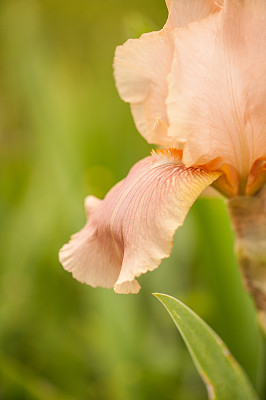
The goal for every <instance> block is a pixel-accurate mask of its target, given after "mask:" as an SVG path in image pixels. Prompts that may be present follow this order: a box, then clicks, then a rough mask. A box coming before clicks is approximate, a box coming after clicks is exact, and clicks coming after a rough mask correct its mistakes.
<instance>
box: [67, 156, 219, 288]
mask: <svg viewBox="0 0 266 400" xmlns="http://www.w3.org/2000/svg"><path fill="white" fill-rule="evenodd" d="M218 177H219V173H218V172H207V171H205V170H202V169H196V168H185V167H184V166H183V165H181V163H180V157H179V153H178V152H177V151H175V150H162V151H158V153H153V155H152V156H150V157H147V158H145V159H143V160H141V161H139V162H138V163H137V164H136V165H135V166H134V167H133V168H132V169H131V170H130V172H129V174H128V176H127V177H126V178H125V179H124V180H123V181H121V182H120V183H118V184H117V185H116V186H114V187H113V188H112V189H111V190H110V192H109V193H108V194H107V195H106V197H105V199H104V200H98V199H96V198H94V197H92V196H89V197H88V198H87V199H86V210H87V214H88V221H87V224H86V225H85V227H84V228H83V229H82V230H81V231H80V232H78V233H76V234H75V235H74V236H73V237H72V238H71V240H70V242H69V243H68V244H66V245H64V246H63V248H62V249H61V250H60V254H59V258H60V261H61V263H62V264H63V266H64V268H65V269H66V270H67V271H71V272H72V274H73V276H74V277H75V278H76V279H78V280H79V281H81V282H84V283H87V284H89V285H91V286H102V287H106V288H111V287H114V289H115V291H116V292H117V293H137V292H138V291H139V289H140V286H139V284H138V282H137V281H136V279H135V278H136V277H138V276H140V275H141V274H143V273H145V272H147V271H151V270H154V269H155V268H157V266H158V265H159V264H160V261H161V260H162V259H163V258H165V257H168V256H169V254H170V252H171V248H172V239H173V235H174V232H175V230H176V229H177V228H178V227H179V226H180V225H182V224H183V221H184V219H185V216H186V214H187V213H188V211H189V209H190V207H191V205H192V204H193V202H194V201H195V199H196V198H197V197H198V196H199V194H200V193H201V192H202V191H203V190H204V189H205V188H206V187H207V186H208V185H210V184H211V183H212V182H213V181H214V180H215V179H217V178H218Z"/></svg>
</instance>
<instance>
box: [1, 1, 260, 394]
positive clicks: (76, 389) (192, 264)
mask: <svg viewBox="0 0 266 400" xmlns="http://www.w3.org/2000/svg"><path fill="white" fill-rule="evenodd" d="M166 15H167V12H166V7H165V4H164V2H163V0H145V1H143V0H134V1H131V0H101V1H97V0H1V2H0V171H1V173H0V190H1V196H0V217H1V225H0V259H1V270H0V297H1V299H0V300H1V302H0V399H1V400H17V399H18V400H24V399H25V400H28V399H38V400H39V399H40V400H61V399H62V400H87V399H89V400H90V399H97V400H113V399H114V400H135V399H139V400H144V399H145V400H146V399H154V400H157V399H158V400H159V399H160V400H161V399H162V400H168V399H169V400H172V399H180V400H200V399H206V397H207V394H206V390H205V387H204V386H203V384H202V382H201V380H200V378H199V377H198V375H197V372H196V370H195V367H194V365H193V364H192V361H191V359H190V356H189V354H188V352H187V350H186V348H185V347H184V344H183V342H182V340H181V338H180V337H179V335H178V333H177V331H176V329H175V327H174V325H173V323H172V321H171V320H170V318H169V316H168V315H167V314H166V312H165V310H164V309H163V308H162V306H161V305H160V304H159V302H158V301H157V300H156V299H155V298H154V297H153V296H152V295H151V293H152V292H163V293H167V294H171V295H173V296H175V297H177V298H179V299H181V300H182V301H184V302H185V303H186V304H188V305H189V306H190V307H191V308H192V309H194V310H195V311H196V312H197V313H198V314H199V315H200V316H201V317H203V318H204V319H205V320H206V321H207V322H208V323H209V324H210V325H211V326H212V327H213V328H214V329H215V330H216V331H217V332H218V333H219V335H220V336H221V337H222V338H223V339H224V340H225V342H226V343H227V344H228V346H229V348H230V350H231V351H232V353H233V354H234V355H235V357H236V358H237V359H238V361H239V362H240V363H241V364H242V366H243V367H244V368H245V370H246V371H247V373H248V375H249V376H250V378H251V380H252V382H253V383H254V385H255V386H256V387H257V389H258V390H259V392H260V394H261V398H262V399H263V398H265V394H264V392H263V390H264V389H263V383H264V380H265V376H264V375H263V371H264V344H263V341H262V339H261V337H260V335H259V332H258V330H257V327H256V322H255V314H254V309H253V306H252V303H251V301H250V299H249V298H248V296H247V295H246V294H245V292H244V291H243V288H242V284H241V281H240V278H239V273H238V269H237V265H236V261H235V258H234V255H233V234H232V231H231V228H230V224H229V220H228V216H227V212H226V206H225V204H224V201H223V200H222V199H211V200H209V199H199V200H198V201H197V203H196V204H195V205H194V206H193V208H192V210H191V212H190V214H189V216H188V218H187V220H186V223H185V225H184V226H183V227H182V228H181V229H180V230H179V231H178V232H177V234H176V237H175V246H174V251H173V254H172V256H171V257H170V259H168V260H164V262H163V263H162V265H161V267H160V268H159V269H158V270H156V271H155V272H153V273H148V274H147V275H145V276H143V277H142V278H140V283H141V285H142V290H141V292H140V294H139V295H127V296H125V295H116V294H115V293H113V292H112V291H108V290H104V289H92V288H90V287H88V286H85V285H82V284H80V283H79V282H76V281H75V280H74V279H72V277H71V274H69V273H67V272H65V271H64V270H63V268H62V267H61V266H60V264H59V262H58V257H57V254H58V249H59V248H60V247H61V246H62V245H63V243H65V242H66V241H67V240H68V239H69V237H70V235H71V234H72V233H73V232H75V231H77V230H79V229H80V228H81V227H82V225H83V224H84V222H85V213H84V209H83V200H84V198H85V196H86V195H88V194H93V195H96V196H98V197H103V196H104V195H105V193H106V192H107V190H108V189H109V188H110V187H111V186H112V185H113V184H114V183H115V182H117V181H118V180H120V179H122V178H123V177H124V176H125V175H126V173H127V172H128V170H129V168H130V167H131V166H132V165H133V164H134V163H135V162H136V161H137V160H139V159H140V158H142V157H144V156H146V155H148V153H149V151H150V149H151V146H150V145H148V144H147V143H146V142H145V141H144V139H142V137H141V136H140V135H139V134H138V132H137V131H136V128H135V126H134V123H133V120H132V118H131V115H130V110H129V107H128V105H127V104H124V103H123V102H122V101H121V100H120V99H119V96H118V94H117V92H116V89H115V85H114V80H113V75H112V60H113V54H114V49H115V46H116V45H118V44H121V43H123V42H124V41H125V40H126V39H128V38H129V37H138V36H139V35H140V34H141V33H143V32H145V31H150V30H155V29H159V28H161V27H162V26H163V23H164V22H165V20H166ZM228 400H229V399H228Z"/></svg>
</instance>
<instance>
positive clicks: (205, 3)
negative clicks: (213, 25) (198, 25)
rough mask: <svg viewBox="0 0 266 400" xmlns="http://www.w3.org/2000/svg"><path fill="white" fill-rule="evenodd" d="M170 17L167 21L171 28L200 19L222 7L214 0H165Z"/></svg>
mask: <svg viewBox="0 0 266 400" xmlns="http://www.w3.org/2000/svg"><path fill="white" fill-rule="evenodd" d="M165 2H166V5H167V8H168V11H169V17H168V21H167V23H168V24H169V26H171V28H179V27H182V26H186V25H188V24H189V23H190V22H193V21H200V20H202V19H203V18H206V17H207V16H208V15H209V14H212V13H214V12H216V11H218V10H220V7H218V6H217V4H216V2H215V1H214V0H165Z"/></svg>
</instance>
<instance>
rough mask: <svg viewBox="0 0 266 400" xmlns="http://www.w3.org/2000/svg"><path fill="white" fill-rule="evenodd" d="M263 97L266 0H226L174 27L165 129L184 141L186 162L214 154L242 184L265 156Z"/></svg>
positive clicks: (265, 90) (200, 161) (195, 162)
mask: <svg viewBox="0 0 266 400" xmlns="http://www.w3.org/2000/svg"><path fill="white" fill-rule="evenodd" d="M265 98H266V3H265V1H263V0H253V1H251V0H246V1H240V0H239V1H237V0H228V1H225V2H224V8H223V10H222V11H221V12H220V13H217V14H214V15H211V16H209V17H208V18H206V19H205V20H203V21H201V22H200V23H193V24H190V25H189V27H187V28H184V29H179V30H176V33H175V55H174V62H173V65H172V68H171V72H170V74H169V96H168V99H167V104H168V116H169V123H170V129H169V131H168V134H169V135H170V136H172V137H173V139H174V140H178V141H180V142H183V143H186V146H185V148H184V159H183V160H184V163H185V164H186V165H201V164H207V163H210V162H213V160H215V159H216V160H217V163H216V165H215V167H216V168H217V167H219V166H222V165H224V164H227V165H231V166H233V167H234V168H235V169H236V171H237V173H238V175H239V177H240V180H242V181H243V182H244V181H245V182H246V179H247V177H248V174H249V172H250V170H251V168H252V165H253V163H254V162H255V161H256V160H257V159H261V158H264V157H265V153H266V131H265V126H266V117H265V115H266V102H265ZM219 164H220V165H219Z"/></svg>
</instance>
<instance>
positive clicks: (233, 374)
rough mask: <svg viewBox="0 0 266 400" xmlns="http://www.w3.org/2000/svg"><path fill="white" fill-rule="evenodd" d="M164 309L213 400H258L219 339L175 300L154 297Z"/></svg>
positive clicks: (242, 372) (161, 295) (196, 316)
mask: <svg viewBox="0 0 266 400" xmlns="http://www.w3.org/2000/svg"><path fill="white" fill-rule="evenodd" d="M154 295H155V296H156V297H157V298H158V299H159V300H160V301H161V302H162V304H163V305H164V306H165V308H166V309H167V311H168V312H169V314H170V315H171V317H172V319H173V320H174V323H175V325H176V326H177V328H178V330H179V332H180V334H181V336H182V337H183V339H184V341H185V343H186V345H187V348H188V350H189V352H190V354H191V356H192V359H193V361H194V364H195V366H196V368H197V370H198V372H199V374H200V375H201V377H202V379H203V381H204V383H205V385H206V387H207V391H208V395H209V399H211V400H258V396H257V394H256V392H255V390H254V389H253V387H252V385H251V383H250V382H249V380H248V377H247V375H246V374H245V372H244V371H243V369H242V368H241V367H240V365H239V364H238V363H237V362H236V360H235V359H234V358H233V356H232V355H231V353H230V351H229V350H228V348H227V347H226V346H225V344H224V342H223V341H222V340H221V339H220V338H219V336H218V335H217V334H216V333H215V332H214V331H213V330H212V329H211V328H210V327H209V326H208V325H207V324H206V323H205V322H204V321H203V320H202V319H201V318H200V317H199V316H198V315H197V314H195V313H194V312H193V311H192V310H190V309H189V308H188V307H187V306H185V305H184V304H183V303H181V302H180V301H179V300H176V299H175V298H173V297H171V296H168V295H165V294H159V293H154Z"/></svg>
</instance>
